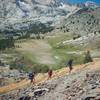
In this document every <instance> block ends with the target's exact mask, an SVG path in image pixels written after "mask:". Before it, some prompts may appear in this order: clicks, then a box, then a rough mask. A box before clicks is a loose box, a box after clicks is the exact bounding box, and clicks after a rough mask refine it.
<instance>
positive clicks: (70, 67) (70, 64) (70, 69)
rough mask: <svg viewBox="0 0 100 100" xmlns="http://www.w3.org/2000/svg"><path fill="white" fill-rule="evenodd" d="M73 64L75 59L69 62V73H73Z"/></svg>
mask: <svg viewBox="0 0 100 100" xmlns="http://www.w3.org/2000/svg"><path fill="white" fill-rule="evenodd" d="M72 64H73V59H69V61H68V62H67V66H68V67H69V73H71V71H72V69H73V67H72Z"/></svg>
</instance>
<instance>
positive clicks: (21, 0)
mask: <svg viewBox="0 0 100 100" xmlns="http://www.w3.org/2000/svg"><path fill="white" fill-rule="evenodd" d="M75 9H77V7H76V6H70V5H68V4H64V3H63V1H62V0H0V31H1V33H13V32H14V33H16V32H20V31H21V32H23V31H28V32H29V31H30V30H31V29H32V30H31V32H32V31H33V33H34V31H35V29H34V28H36V27H38V25H39V27H38V28H39V29H38V28H37V30H40V28H41V25H42V26H43V24H44V26H45V27H49V26H50V27H51V26H52V25H54V24H55V23H56V22H58V21H59V19H60V18H61V17H63V16H66V15H67V14H68V13H70V12H72V11H73V10H75ZM41 30H42V29H41ZM36 32H37V31H35V33H36Z"/></svg>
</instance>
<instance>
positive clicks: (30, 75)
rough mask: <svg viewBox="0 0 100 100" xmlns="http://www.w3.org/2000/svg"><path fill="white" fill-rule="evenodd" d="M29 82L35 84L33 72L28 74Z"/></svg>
mask: <svg viewBox="0 0 100 100" xmlns="http://www.w3.org/2000/svg"><path fill="white" fill-rule="evenodd" d="M29 79H30V82H31V83H33V84H34V82H35V72H31V73H29Z"/></svg>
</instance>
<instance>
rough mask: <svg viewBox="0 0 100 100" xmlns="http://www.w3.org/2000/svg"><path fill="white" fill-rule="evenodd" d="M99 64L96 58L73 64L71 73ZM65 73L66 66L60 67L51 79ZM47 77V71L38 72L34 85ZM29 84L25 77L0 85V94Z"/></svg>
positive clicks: (91, 68) (96, 66) (93, 68)
mask: <svg viewBox="0 0 100 100" xmlns="http://www.w3.org/2000/svg"><path fill="white" fill-rule="evenodd" d="M99 66H100V59H96V60H94V62H92V63H87V64H82V65H77V66H74V70H73V72H72V73H77V72H79V71H81V70H82V69H84V68H88V69H90V70H95V69H97V68H99V69H100V67H99ZM65 75H68V69H67V68H62V69H59V70H56V71H54V72H53V76H52V78H51V80H52V79H54V78H58V77H62V76H65ZM47 79H48V75H47V73H46V74H38V75H37V76H36V81H35V85H39V84H41V83H44V82H45V81H46V80H47ZM29 84H30V81H29V80H28V79H25V80H22V81H21V82H19V83H13V84H9V85H8V86H4V87H0V94H1V93H6V92H9V91H12V90H16V89H20V88H23V87H25V86H26V87H27V85H29Z"/></svg>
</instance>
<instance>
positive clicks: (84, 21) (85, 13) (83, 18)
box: [60, 7, 100, 36]
mask: <svg viewBox="0 0 100 100" xmlns="http://www.w3.org/2000/svg"><path fill="white" fill-rule="evenodd" d="M61 22H62V25H61V27H60V28H61V30H63V31H64V32H70V33H73V34H80V35H81V36H82V35H87V34H90V33H95V34H96V33H100V7H97V8H91V9H90V7H84V8H82V9H80V10H78V11H77V12H76V13H74V14H72V15H70V16H69V17H67V18H64V19H63V21H61Z"/></svg>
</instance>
